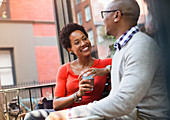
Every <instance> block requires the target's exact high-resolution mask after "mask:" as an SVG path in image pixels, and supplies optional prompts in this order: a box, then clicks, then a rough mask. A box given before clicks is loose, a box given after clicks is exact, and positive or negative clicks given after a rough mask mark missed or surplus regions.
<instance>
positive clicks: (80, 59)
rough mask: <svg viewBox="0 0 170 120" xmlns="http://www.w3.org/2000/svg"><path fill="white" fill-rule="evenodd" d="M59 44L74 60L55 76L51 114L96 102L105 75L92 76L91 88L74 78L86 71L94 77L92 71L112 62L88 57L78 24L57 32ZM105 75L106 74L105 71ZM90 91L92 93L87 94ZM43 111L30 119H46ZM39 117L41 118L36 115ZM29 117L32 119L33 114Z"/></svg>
mask: <svg viewBox="0 0 170 120" xmlns="http://www.w3.org/2000/svg"><path fill="white" fill-rule="evenodd" d="M59 41H60V43H61V44H62V46H63V47H64V48H65V49H66V50H67V51H68V52H69V53H70V54H75V55H76V56H77V59H76V60H74V61H72V62H69V63H66V64H64V65H62V66H61V67H60V68H59V70H58V72H57V80H56V87H55V91H54V99H53V108H54V110H61V109H65V108H71V107H73V106H78V105H84V104H88V103H89V102H93V101H94V100H99V99H100V98H101V97H102V93H103V90H104V87H105V83H106V80H107V75H105V76H95V77H94V86H93V85H91V84H90V81H89V80H86V79H84V80H81V81H79V79H80V78H78V77H79V75H81V72H82V71H86V69H88V71H89V70H93V72H95V75H97V73H98V74H100V71H99V70H96V71H94V70H95V68H105V67H106V66H107V65H111V62H112V59H110V58H107V59H102V60H101V59H95V58H93V57H92V56H91V43H90V41H89V39H88V34H87V32H86V31H85V29H84V27H83V26H80V25H78V24H75V23H70V24H68V25H67V26H65V27H64V28H63V29H62V30H61V32H60V35H59ZM96 72H97V73H96ZM106 72H107V73H108V70H107V69H106ZM92 88H93V91H92V90H91V89H92ZM41 111H42V110H41ZM45 111H46V114H43V115H41V118H40V117H38V118H37V117H36V118H35V117H34V119H42V118H46V117H47V116H48V114H49V111H48V110H45ZM43 112H44V111H43ZM50 112H51V111H50ZM32 113H33V112H32ZM34 113H35V112H34ZM39 114H41V113H40V111H39ZM27 116H28V115H26V117H27ZM29 116H31V117H33V114H32V115H29ZM34 116H35V115H34ZM28 119H30V117H29V118H28V117H27V119H25V120H28Z"/></svg>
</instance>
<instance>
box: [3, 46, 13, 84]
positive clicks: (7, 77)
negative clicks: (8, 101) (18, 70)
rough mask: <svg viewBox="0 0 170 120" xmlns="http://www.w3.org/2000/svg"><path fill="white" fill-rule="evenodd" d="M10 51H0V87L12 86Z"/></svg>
mask: <svg viewBox="0 0 170 120" xmlns="http://www.w3.org/2000/svg"><path fill="white" fill-rule="evenodd" d="M12 60H13V59H12V50H11V49H5V50H2V49H1V50H0V81H1V86H8V85H14V71H13V62H12Z"/></svg>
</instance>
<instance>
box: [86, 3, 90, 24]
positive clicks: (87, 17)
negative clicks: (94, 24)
mask: <svg viewBox="0 0 170 120" xmlns="http://www.w3.org/2000/svg"><path fill="white" fill-rule="evenodd" d="M85 15H86V21H89V20H90V19H91V13H90V7H89V6H87V7H86V8H85Z"/></svg>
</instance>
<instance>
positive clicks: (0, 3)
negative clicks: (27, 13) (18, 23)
mask: <svg viewBox="0 0 170 120" xmlns="http://www.w3.org/2000/svg"><path fill="white" fill-rule="evenodd" d="M7 8H8V2H7V0H0V19H6V18H9V15H8V9H7Z"/></svg>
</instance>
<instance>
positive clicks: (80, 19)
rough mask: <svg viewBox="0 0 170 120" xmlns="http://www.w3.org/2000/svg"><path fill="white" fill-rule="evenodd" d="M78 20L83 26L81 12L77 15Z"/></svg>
mask: <svg viewBox="0 0 170 120" xmlns="http://www.w3.org/2000/svg"><path fill="white" fill-rule="evenodd" d="M77 19H78V24H80V25H82V24H83V20H82V14H81V12H78V14H77Z"/></svg>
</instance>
